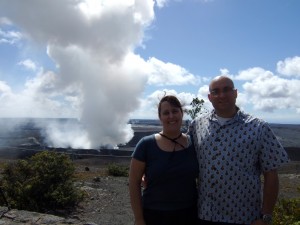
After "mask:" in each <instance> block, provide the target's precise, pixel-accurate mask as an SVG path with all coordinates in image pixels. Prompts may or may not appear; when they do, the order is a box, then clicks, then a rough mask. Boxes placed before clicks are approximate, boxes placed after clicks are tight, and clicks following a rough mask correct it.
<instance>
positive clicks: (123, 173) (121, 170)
mask: <svg viewBox="0 0 300 225" xmlns="http://www.w3.org/2000/svg"><path fill="white" fill-rule="evenodd" d="M107 169H108V175H110V176H115V177H127V176H128V171H129V168H128V167H127V166H122V165H117V164H114V163H112V164H109V165H108V168H107Z"/></svg>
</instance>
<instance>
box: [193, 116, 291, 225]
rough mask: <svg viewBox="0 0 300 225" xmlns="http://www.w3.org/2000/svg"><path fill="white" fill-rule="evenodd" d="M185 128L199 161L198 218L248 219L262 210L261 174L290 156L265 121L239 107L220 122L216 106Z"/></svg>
mask: <svg viewBox="0 0 300 225" xmlns="http://www.w3.org/2000/svg"><path fill="white" fill-rule="evenodd" d="M189 134H190V135H191V136H192V139H193V141H194V144H195V149H196V152H197V158H198V162H199V201H198V216H199V218H200V219H203V220H209V221H215V222H226V223H236V224H250V223H251V222H252V221H253V220H255V219H257V218H259V215H260V212H261V202H262V201H261V197H262V196H261V179H260V178H261V174H262V173H263V172H265V171H270V170H273V169H276V168H278V167H279V166H280V165H281V164H283V163H287V162H288V161H289V159H288V155H287V153H286V151H285V150H284V148H283V147H282V145H281V144H280V143H279V141H278V140H277V138H276V136H275V135H274V133H273V131H272V130H271V128H270V126H269V125H268V123H266V122H265V121H263V120H261V119H258V118H255V117H252V116H251V115H249V114H246V113H244V112H242V111H240V110H238V112H237V114H236V115H235V116H234V118H232V119H230V120H228V121H226V122H225V123H224V124H223V125H221V124H219V122H218V120H217V117H216V114H215V111H214V110H213V111H212V112H210V113H208V114H205V115H202V117H200V118H197V119H195V120H194V121H193V122H192V124H191V126H190V128H189Z"/></svg>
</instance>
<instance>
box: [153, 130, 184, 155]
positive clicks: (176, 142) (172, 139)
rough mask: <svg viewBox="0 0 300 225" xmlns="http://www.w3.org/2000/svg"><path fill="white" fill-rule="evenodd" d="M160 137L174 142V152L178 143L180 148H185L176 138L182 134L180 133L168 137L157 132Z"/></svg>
mask: <svg viewBox="0 0 300 225" xmlns="http://www.w3.org/2000/svg"><path fill="white" fill-rule="evenodd" d="M159 134H160V135H161V136H162V137H164V138H166V139H168V140H169V141H172V142H173V143H174V149H173V152H175V148H176V144H178V145H180V146H181V147H182V148H185V147H184V146H183V145H182V144H180V143H179V142H178V141H177V140H178V139H179V138H180V137H181V136H182V133H180V134H179V135H178V136H177V137H176V138H170V137H168V136H166V135H164V134H162V133H159Z"/></svg>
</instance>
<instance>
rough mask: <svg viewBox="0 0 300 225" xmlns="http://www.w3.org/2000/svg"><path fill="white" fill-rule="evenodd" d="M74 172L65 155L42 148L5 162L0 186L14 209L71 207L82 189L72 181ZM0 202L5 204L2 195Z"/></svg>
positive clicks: (79, 199)
mask: <svg viewBox="0 0 300 225" xmlns="http://www.w3.org/2000/svg"><path fill="white" fill-rule="evenodd" d="M74 172H75V167H74V165H73V163H72V161H71V160H70V159H69V158H68V156H67V155H64V154H59V153H55V152H49V151H44V152H40V153H38V154H36V155H34V156H32V157H31V158H29V159H27V160H18V161H16V162H15V163H10V164H7V165H5V167H4V172H3V177H2V179H1V187H2V190H3V192H4V193H5V197H6V200H7V202H8V203H9V205H10V206H11V207H12V208H15V209H19V210H30V211H36V212H47V211H49V210H53V211H55V210H59V209H67V208H72V207H75V206H76V205H77V204H78V203H79V202H80V201H81V200H82V199H83V192H82V191H81V190H80V189H79V188H76V186H75V185H74ZM1 201H2V202H1ZM0 204H1V205H4V204H5V202H4V200H3V199H1V200H0Z"/></svg>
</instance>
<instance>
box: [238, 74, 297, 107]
mask: <svg viewBox="0 0 300 225" xmlns="http://www.w3.org/2000/svg"><path fill="white" fill-rule="evenodd" d="M236 77H237V78H239V79H245V78H247V79H248V80H249V81H247V82H246V83H244V84H243V89H244V92H243V98H244V99H243V100H242V101H241V103H245V102H246V100H247V103H248V104H251V105H253V106H254V109H257V110H262V111H268V112H273V111H274V110H278V109H288V108H295V109H296V110H299V109H300V102H299V101H298V99H299V98H300V93H299V92H298V91H297V90H298V89H299V85H300V80H287V79H283V78H280V77H279V76H276V75H274V74H273V73H272V72H270V71H265V70H263V69H261V68H259V69H257V68H253V69H248V70H246V71H241V72H240V74H239V75H237V76H236ZM241 91H242V90H241Z"/></svg>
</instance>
